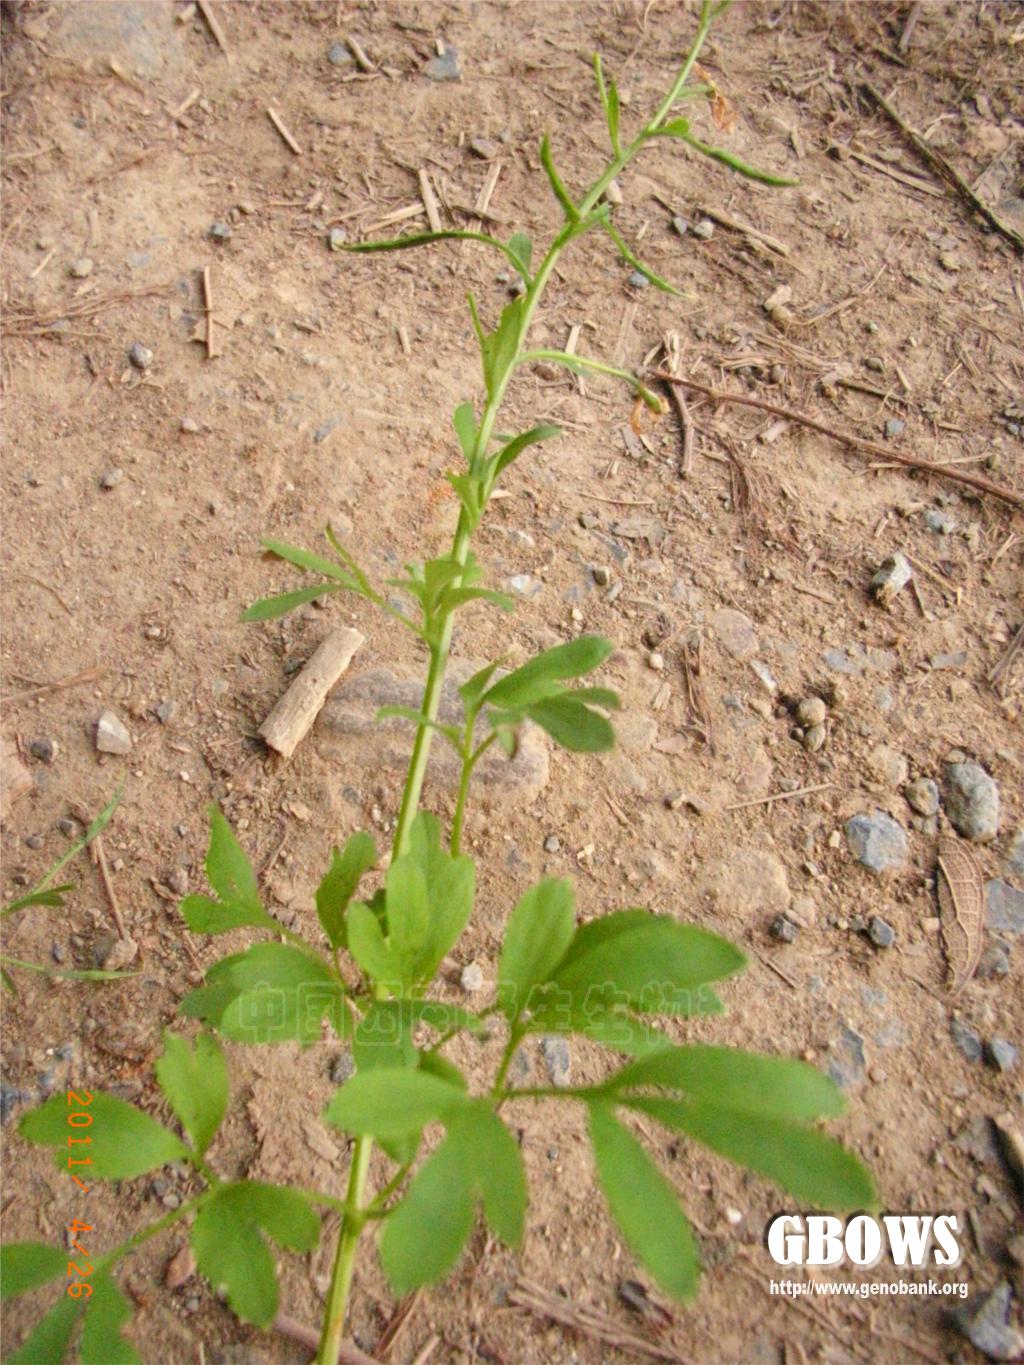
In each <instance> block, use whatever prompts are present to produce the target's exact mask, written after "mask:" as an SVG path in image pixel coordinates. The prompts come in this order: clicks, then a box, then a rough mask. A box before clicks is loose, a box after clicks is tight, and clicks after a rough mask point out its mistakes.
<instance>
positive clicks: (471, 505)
mask: <svg viewBox="0 0 1024 1365" xmlns="http://www.w3.org/2000/svg"><path fill="white" fill-rule="evenodd" d="M444 477H445V479H446V480H447V481H448V483H450V484H451V486H452V487H453V488H454V489H455V492H456V493H457V495H458V499H459V503H460V504H461V506H462V510H463V512H464V513H465V515H466V522H467V524H468V526H469V529H470V530H471V531H475V530H476V528H477V526H479V524H480V518H481V517H482V516H483V512H484V508H483V490H482V489H481V487H480V480H479V479H478V478H477V477H476V476H475V475H473V474H446V475H445V476H444Z"/></svg>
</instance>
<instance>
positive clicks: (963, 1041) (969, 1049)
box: [949, 1019, 985, 1062]
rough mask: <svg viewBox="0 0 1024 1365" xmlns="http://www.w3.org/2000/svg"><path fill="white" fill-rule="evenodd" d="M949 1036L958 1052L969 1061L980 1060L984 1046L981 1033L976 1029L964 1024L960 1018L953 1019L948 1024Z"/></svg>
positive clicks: (983, 1053) (983, 1052)
mask: <svg viewBox="0 0 1024 1365" xmlns="http://www.w3.org/2000/svg"><path fill="white" fill-rule="evenodd" d="M949 1036H950V1037H951V1038H952V1039H953V1042H954V1044H955V1045H956V1047H957V1050H958V1051H959V1052H962V1053H963V1055H964V1056H965V1057H966V1058H967V1060H968V1061H969V1062H980V1061H981V1060H982V1058H983V1057H984V1055H985V1048H984V1046H983V1044H982V1041H981V1035H980V1034H979V1033H978V1032H977V1030H976V1029H973V1028H971V1026H970V1024H965V1023H964V1021H963V1020H962V1019H954V1020H953V1021H952V1022H951V1023H950V1025H949Z"/></svg>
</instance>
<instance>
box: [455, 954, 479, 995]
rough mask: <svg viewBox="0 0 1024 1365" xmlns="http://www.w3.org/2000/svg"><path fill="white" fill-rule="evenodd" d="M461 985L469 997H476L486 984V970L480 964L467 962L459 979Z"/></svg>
mask: <svg viewBox="0 0 1024 1365" xmlns="http://www.w3.org/2000/svg"><path fill="white" fill-rule="evenodd" d="M459 984H460V985H461V986H462V989H463V990H464V991H465V992H466V994H467V995H475V994H476V992H477V991H478V990H480V989H481V988H482V986H483V984H484V970H483V968H482V967H481V966H480V964H479V963H478V962H467V963H466V965H465V966H464V967H463V969H462V974H461V975H460V977H459Z"/></svg>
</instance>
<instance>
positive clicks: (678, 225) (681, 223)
mask: <svg viewBox="0 0 1024 1365" xmlns="http://www.w3.org/2000/svg"><path fill="white" fill-rule="evenodd" d="M672 226H673V227H674V228H675V230H676V232H678V234H679V236H680V237H685V236H686V234H687V233H688V232H689V230H690V224H689V223H688V222H687V221H686V219H685V218H678V217H677V218H673V219H672Z"/></svg>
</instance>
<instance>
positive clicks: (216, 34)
mask: <svg viewBox="0 0 1024 1365" xmlns="http://www.w3.org/2000/svg"><path fill="white" fill-rule="evenodd" d="M196 4H197V5H198V6H199V13H200V14H201V15H202V16H203V18H204V19H205V20H206V22H207V24H208V25H209V28H210V32H211V33H212V34H213V40H214V42H215V43H216V44H217V46H218V47H219V48H220V50H221V52H223V53H224V56H225V57H226V58H227V59H228V61H229V62H230V61H231V53H230V52H229V50H228V40H227V38H225V37H224V30H223V29H222V28H221V26H220V20H219V19H218V18H217V16H216V14H214V12H213V6H212V5H211V4H210V0H196Z"/></svg>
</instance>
